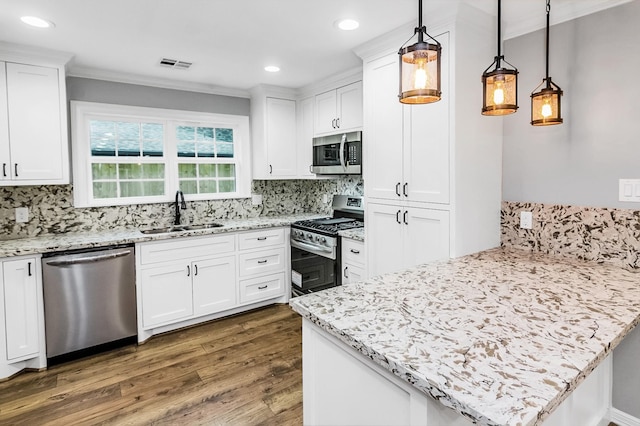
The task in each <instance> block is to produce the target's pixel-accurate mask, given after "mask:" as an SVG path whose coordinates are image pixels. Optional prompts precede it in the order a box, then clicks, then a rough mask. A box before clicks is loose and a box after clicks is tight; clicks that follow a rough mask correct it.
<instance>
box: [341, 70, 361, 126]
mask: <svg viewBox="0 0 640 426" xmlns="http://www.w3.org/2000/svg"><path fill="white" fill-rule="evenodd" d="M336 101H337V106H336V107H337V110H338V111H337V113H338V114H337V116H338V122H337V127H338V129H339V130H340V131H341V132H342V131H344V132H348V131H351V130H355V129H360V128H362V82H361V81H358V82H355V83H353V84H349V85H348V86H344V87H340V88H339V89H338V90H336Z"/></svg>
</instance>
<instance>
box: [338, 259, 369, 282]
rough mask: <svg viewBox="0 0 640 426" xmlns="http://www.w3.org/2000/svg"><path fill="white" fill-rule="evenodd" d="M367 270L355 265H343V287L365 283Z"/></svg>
mask: <svg viewBox="0 0 640 426" xmlns="http://www.w3.org/2000/svg"><path fill="white" fill-rule="evenodd" d="M365 279H366V277H365V270H364V269H363V268H361V267H359V266H354V265H350V264H348V265H342V285H348V284H352V283H357V282H359V281H364V280H365Z"/></svg>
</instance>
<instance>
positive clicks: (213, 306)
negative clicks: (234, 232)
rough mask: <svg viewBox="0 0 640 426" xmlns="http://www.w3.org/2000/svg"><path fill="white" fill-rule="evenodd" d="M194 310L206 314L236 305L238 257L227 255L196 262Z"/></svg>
mask: <svg viewBox="0 0 640 426" xmlns="http://www.w3.org/2000/svg"><path fill="white" fill-rule="evenodd" d="M192 268H193V310H194V313H195V314H196V315H206V314H212V313H215V312H220V311H223V310H225V309H229V308H232V307H234V306H235V305H236V299H237V297H236V279H235V278H236V257H235V256H226V257H221V258H217V259H207V260H203V261H198V262H194V263H193V264H192Z"/></svg>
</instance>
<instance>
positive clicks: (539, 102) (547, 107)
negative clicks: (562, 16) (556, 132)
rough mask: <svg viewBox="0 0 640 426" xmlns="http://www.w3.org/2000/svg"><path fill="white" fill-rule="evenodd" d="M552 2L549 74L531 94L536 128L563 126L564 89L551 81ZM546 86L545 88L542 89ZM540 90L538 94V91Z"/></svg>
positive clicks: (532, 116)
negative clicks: (562, 102) (562, 105)
mask: <svg viewBox="0 0 640 426" xmlns="http://www.w3.org/2000/svg"><path fill="white" fill-rule="evenodd" d="M550 12H551V0H547V46H546V49H547V52H546V54H547V57H546V61H547V74H546V77H545V78H544V79H543V80H542V83H541V84H540V85H539V86H538V87H536V88H535V90H534V91H533V93H531V124H532V125H534V126H548V125H551V124H561V123H562V114H561V97H562V89H561V88H560V86H558V85H557V84H555V83H553V82H552V81H551V77H549V14H550ZM543 85H544V87H542V86H543ZM538 89H540V90H539V91H537V92H536V90H538Z"/></svg>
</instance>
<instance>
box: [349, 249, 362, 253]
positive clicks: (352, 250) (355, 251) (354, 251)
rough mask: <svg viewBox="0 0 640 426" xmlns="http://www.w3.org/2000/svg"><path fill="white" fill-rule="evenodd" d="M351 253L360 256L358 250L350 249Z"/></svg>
mask: <svg viewBox="0 0 640 426" xmlns="http://www.w3.org/2000/svg"><path fill="white" fill-rule="evenodd" d="M351 253H353V254H360V250H356V249H351Z"/></svg>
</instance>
